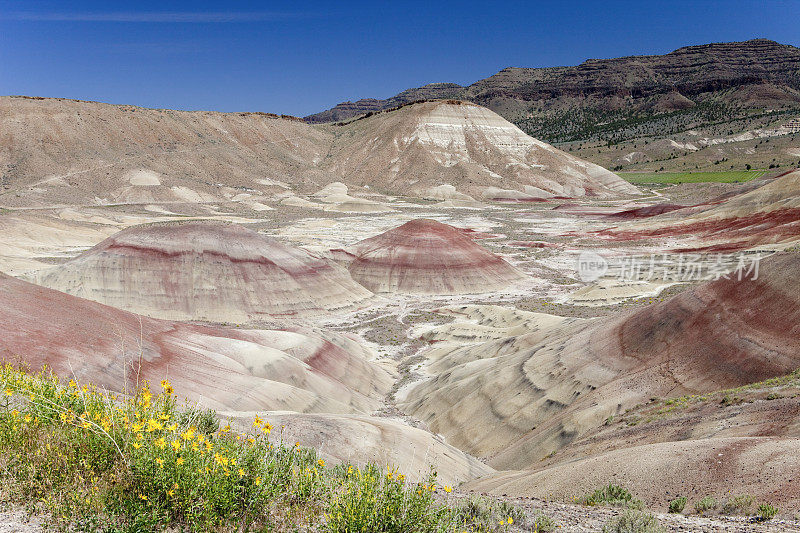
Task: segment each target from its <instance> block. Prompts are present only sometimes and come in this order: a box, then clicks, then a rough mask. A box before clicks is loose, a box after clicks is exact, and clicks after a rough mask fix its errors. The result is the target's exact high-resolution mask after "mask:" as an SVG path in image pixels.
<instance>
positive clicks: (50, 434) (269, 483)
mask: <svg viewBox="0 0 800 533" xmlns="http://www.w3.org/2000/svg"><path fill="white" fill-rule="evenodd" d="M0 398H2V399H1V400H0V480H2V484H3V487H4V497H7V498H8V499H10V500H11V501H15V502H18V503H23V504H25V505H26V506H27V508H28V511H29V512H31V513H38V512H46V513H48V514H49V515H50V517H51V520H52V522H53V525H54V526H55V527H57V528H59V529H61V530H79V531H109V532H111V531H114V532H138V531H164V530H170V531H174V530H180V531H230V530H232V529H236V530H237V531H254V530H257V531H296V530H299V529H301V530H314V531H328V532H331V533H339V532H342V533H344V532H353V531H375V532H380V531H387V532H401V531H403V532H405V531H408V532H423V531H424V532H439V531H442V532H443V531H452V530H454V529H456V528H458V530H459V531H461V530H463V529H466V528H465V527H463V526H464V525H466V524H467V520H466V519H465V515H464V514H463V513H462V511H461V509H458V508H453V507H451V506H447V505H446V504H444V503H443V500H444V493H447V492H450V491H451V490H452V489H451V488H450V487H437V485H436V476H435V473H431V475H430V477H429V478H428V479H427V480H425V481H424V482H418V483H411V482H408V481H406V479H405V478H404V476H403V475H402V474H400V473H398V472H397V471H396V470H395V471H389V472H385V471H383V470H381V469H380V468H378V467H377V466H375V465H367V466H366V467H364V468H358V467H355V466H353V465H348V464H344V465H338V466H335V467H330V466H326V464H325V461H324V460H322V459H321V458H319V457H318V456H317V454H316V452H315V450H313V449H311V448H305V447H301V446H300V445H299V443H293V444H289V443H284V442H283V439H282V437H281V436H280V435H273V434H272V429H273V428H272V426H271V425H270V424H269V423H268V422H267V421H265V420H262V419H261V418H259V417H258V416H256V417H255V419H254V420H253V423H252V426H251V427H250V429H249V430H247V431H245V432H243V433H238V434H237V433H236V432H235V431H233V430H232V429H231V427H230V425H227V424H226V425H225V426H223V427H221V424H220V423H219V420H218V419H217V417H216V415H215V414H214V413H213V412H211V411H202V410H198V409H191V408H189V409H181V408H180V407H179V406H178V404H177V401H176V399H175V393H174V391H173V388H172V385H171V384H170V383H169V382H167V381H162V382H161V387H160V390H159V391H158V392H157V393H154V392H152V391H151V389H150V387H149V386H148V385H147V384H144V385H142V386H141V387H139V388H138V389H137V390H136V391H134V392H133V393H132V394H131V395H129V396H124V397H116V396H113V395H109V394H107V393H105V392H102V391H100V390H98V389H96V388H94V387H90V386H87V385H83V386H81V385H78V384H77V383H75V382H74V381H72V380H70V381H69V382H68V383H64V382H61V381H60V380H59V379H58V378H57V377H56V376H54V375H52V374H51V373H49V372H47V371H46V370H43V371H41V372H38V373H36V374H28V373H26V372H24V371H21V370H19V369H16V368H14V367H12V366H10V365H4V366H2V367H0ZM493 505H495V506H496V509H497V512H496V513H495V515H493V517H494V518H496V519H497V522H496V523H495V524H494V525H493V527H492V528H491V530H493V531H505V530H507V529H508V527H509V525H510V524H511V523H512V522H513V520H515V518H514V517H519V516H521V515H518V514H514V513H515V512H516V511H514V510H513V509H510V506H509V508H506V507H503V504H493ZM501 522H502V523H501Z"/></svg>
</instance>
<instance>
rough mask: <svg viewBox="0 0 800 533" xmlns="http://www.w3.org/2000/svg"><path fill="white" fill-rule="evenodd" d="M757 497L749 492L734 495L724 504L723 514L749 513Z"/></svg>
mask: <svg viewBox="0 0 800 533" xmlns="http://www.w3.org/2000/svg"><path fill="white" fill-rule="evenodd" d="M754 502H755V499H754V498H753V497H752V496H750V495H749V494H741V495H739V496H733V497H731V498H729V499H728V501H726V502H725V503H724V504H723V505H722V514H727V515H749V514H750V510H751V508H752V507H753V503H754Z"/></svg>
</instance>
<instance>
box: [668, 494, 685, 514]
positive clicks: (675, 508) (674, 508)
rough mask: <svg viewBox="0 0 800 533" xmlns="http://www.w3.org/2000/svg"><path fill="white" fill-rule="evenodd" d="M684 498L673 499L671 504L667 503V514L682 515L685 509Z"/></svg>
mask: <svg viewBox="0 0 800 533" xmlns="http://www.w3.org/2000/svg"><path fill="white" fill-rule="evenodd" d="M686 501H687V498H686V496H680V497H678V498H675V499H674V500H672V501H671V502H669V512H670V513H682V512H683V509H684V508H685V507H686Z"/></svg>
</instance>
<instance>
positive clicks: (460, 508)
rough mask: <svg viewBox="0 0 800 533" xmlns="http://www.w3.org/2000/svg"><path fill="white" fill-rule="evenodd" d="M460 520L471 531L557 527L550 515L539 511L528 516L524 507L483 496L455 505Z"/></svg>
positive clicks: (544, 532)
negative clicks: (504, 527)
mask: <svg viewBox="0 0 800 533" xmlns="http://www.w3.org/2000/svg"><path fill="white" fill-rule="evenodd" d="M454 509H455V512H456V515H457V516H458V517H459V522H460V523H463V524H464V525H465V527H468V528H469V530H471V531H492V530H494V529H496V528H497V526H510V525H512V524H513V525H515V526H516V527H520V528H522V529H524V530H525V531H534V532H538V533H546V532H549V531H553V530H554V529H555V523H554V522H553V520H552V519H550V517H548V516H547V515H545V514H544V513H542V512H541V511H537V512H535V513H534V514H533V516H528V515H527V514H526V513H525V512H524V511H523V510H522V509H520V508H518V507H514V506H513V505H510V504H508V503H507V502H498V501H496V500H491V499H489V498H485V497H481V496H471V497H469V498H464V499H463V500H461V501H460V502H458V503H457V504H455V505H454Z"/></svg>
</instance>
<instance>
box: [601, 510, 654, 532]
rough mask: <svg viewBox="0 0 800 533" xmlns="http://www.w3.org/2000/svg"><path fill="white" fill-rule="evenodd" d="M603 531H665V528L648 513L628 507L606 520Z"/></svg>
mask: <svg viewBox="0 0 800 533" xmlns="http://www.w3.org/2000/svg"><path fill="white" fill-rule="evenodd" d="M603 533H666V529H664V528H663V527H662V526H661V524H660V523H659V522H658V520H657V519H656V517H654V516H653V515H651V514H650V513H644V512H642V511H637V510H633V509H628V510H626V511H625V512H623V513H622V514H621V515H619V516H616V517H614V518H612V519H610V520H609V521H608V522H606V524H605V525H604V526H603Z"/></svg>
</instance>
